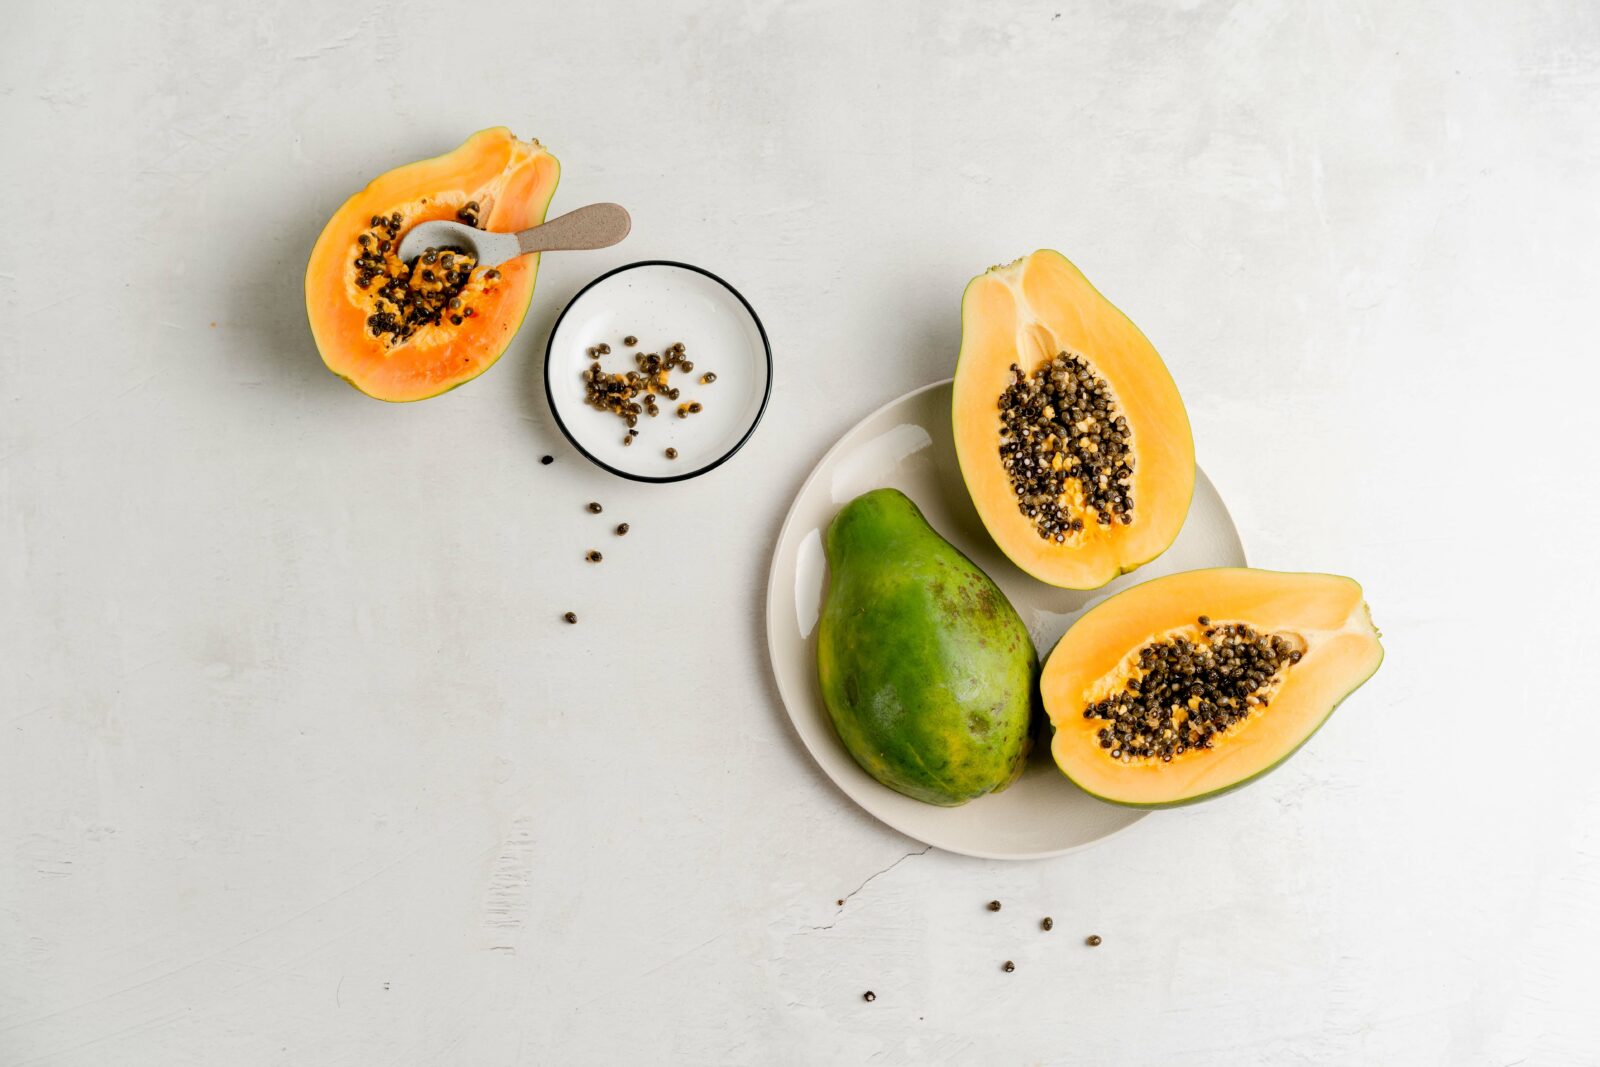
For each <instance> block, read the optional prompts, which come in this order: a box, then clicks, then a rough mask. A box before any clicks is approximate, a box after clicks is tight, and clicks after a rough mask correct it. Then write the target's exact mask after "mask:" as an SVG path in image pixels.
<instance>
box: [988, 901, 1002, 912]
mask: <svg viewBox="0 0 1600 1067" xmlns="http://www.w3.org/2000/svg"><path fill="white" fill-rule="evenodd" d="M989 910H990V911H999V910H1000V902H999V901H998V900H991V901H989Z"/></svg>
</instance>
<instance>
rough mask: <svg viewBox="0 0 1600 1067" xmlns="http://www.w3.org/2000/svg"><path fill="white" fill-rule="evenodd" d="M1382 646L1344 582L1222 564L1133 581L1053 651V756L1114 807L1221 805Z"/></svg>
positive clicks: (1319, 719) (1344, 691)
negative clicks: (1213, 801) (1218, 799)
mask: <svg viewBox="0 0 1600 1067" xmlns="http://www.w3.org/2000/svg"><path fill="white" fill-rule="evenodd" d="M1378 636H1379V635H1378V631H1377V629H1376V628H1375V627H1374V626H1373V625H1372V616H1371V613H1370V612H1369V611H1368V610H1367V605H1366V601H1365V600H1363V599H1362V593H1361V586H1359V585H1357V584H1356V583H1355V582H1354V581H1352V580H1351V579H1349V578H1341V577H1339V576H1338V575H1333V574H1289V573H1279V572H1276V571H1263V570H1252V569H1249V568H1242V567H1241V568H1217V569H1213V570H1199V571H1188V572H1185V573H1182V574H1172V575H1168V576H1166V577H1164V578H1156V579H1154V580H1153V581H1149V582H1145V583H1144V584H1142V585H1136V586H1134V587H1133V588H1132V589H1128V590H1126V591H1124V592H1121V593H1118V594H1117V595H1116V596H1113V597H1109V598H1108V599H1106V600H1105V601H1103V602H1101V603H1100V604H1098V605H1097V606H1096V607H1095V608H1094V609H1093V610H1091V611H1089V612H1088V613H1087V614H1085V615H1084V616H1083V617H1082V618H1081V619H1079V620H1078V621H1077V622H1076V623H1075V624H1074V625H1073V627H1072V628H1071V629H1070V630H1068V631H1067V634H1066V636H1065V637H1063V638H1062V639H1061V641H1060V643H1059V644H1057V645H1056V647H1055V650H1054V651H1053V652H1051V653H1050V658H1049V660H1048V661H1047V662H1046V663H1045V667H1044V672H1043V674H1042V675H1041V677H1040V682H1039V688H1040V693H1041V696H1042V697H1043V700H1044V707H1045V712H1046V713H1047V714H1048V715H1049V717H1050V724H1051V727H1052V728H1053V730H1054V736H1053V737H1052V739H1051V743H1050V751H1051V754H1052V755H1053V756H1054V757H1055V761H1056V765H1057V766H1058V767H1060V768H1061V771H1062V773H1064V774H1065V775H1066V776H1067V777H1068V778H1070V779H1072V781H1074V782H1075V783H1077V784H1078V786H1080V787H1081V788H1082V789H1083V790H1084V791H1085V792H1088V793H1090V794H1092V795H1094V796H1097V797H1099V798H1100V799H1101V800H1108V801H1110V802H1112V803H1114V804H1123V805H1127V806H1130V807H1138V808H1164V807H1174V806H1177V805H1180V804H1192V803H1194V802H1195V801H1198V800H1205V799H1208V798H1211V797H1215V796H1220V795H1221V794H1223V793H1226V792H1228V791H1230V790H1233V789H1237V788H1238V787H1239V786H1241V785H1244V784H1245V783H1247V782H1250V781H1253V780H1255V779H1256V778H1259V777H1261V776H1262V775H1263V774H1266V773H1267V772H1268V771H1270V770H1272V769H1273V768H1274V767H1277V766H1279V765H1280V764H1282V763H1283V761H1284V760H1286V759H1288V758H1289V757H1290V756H1291V755H1293V754H1294V752H1295V751H1296V750H1297V749H1299V747H1300V746H1301V745H1303V744H1305V743H1306V741H1307V740H1308V739H1309V738H1310V737H1311V735H1312V734H1314V733H1316V731H1317V729H1318V728H1319V727H1320V726H1321V725H1322V724H1323V723H1324V722H1326V721H1327V719H1328V716H1329V715H1331V714H1333V710H1334V709H1335V708H1336V707H1338V706H1339V703H1340V701H1342V700H1344V698H1345V697H1347V696H1349V695H1350V694H1351V693H1353V692H1354V691H1355V690H1356V689H1358V688H1359V687H1360V686H1361V684H1362V683H1363V682H1365V681H1366V680H1367V679H1368V678H1370V677H1372V675H1373V673H1374V672H1375V671H1376V670H1377V669H1378V665H1379V664H1380V663H1382V662H1383V646H1381V645H1380V644H1379V643H1378Z"/></svg>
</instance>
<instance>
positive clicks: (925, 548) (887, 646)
mask: <svg viewBox="0 0 1600 1067" xmlns="http://www.w3.org/2000/svg"><path fill="white" fill-rule="evenodd" d="M824 548H825V550H826V552H827V557H828V569H829V580H828V597H827V602H826V604H825V605H824V606H823V610H822V618H821V621H820V624H819V627H818V635H817V674H818V678H819V680H820V682H821V686H822V698H823V701H824V703H825V704H826V705H827V708H828V715H829V717H830V718H831V719H832V720H833V726H834V729H835V730H837V731H838V733H839V738H840V739H841V740H842V741H843V742H844V745H845V748H847V749H848V750H849V751H850V754H851V755H852V756H854V757H855V760H856V762H857V763H859V764H860V765H861V766H862V767H863V768H864V769H865V770H866V771H867V773H868V774H870V775H872V776H873V777H874V778H876V779H877V780H878V781H880V782H882V783H883V784H884V785H886V786H888V787H889V788H891V789H894V790H897V791H899V792H901V793H904V794H905V795H906V796H909V797H914V798H916V799H917V800H921V801H925V802H927V803H929V804H942V805H946V806H951V805H956V804H964V803H966V802H967V801H969V800H971V799H972V798H973V797H978V796H982V795H983V794H985V793H993V792H998V791H1000V790H1002V789H1004V788H1005V787H1006V786H1008V785H1010V784H1011V783H1012V782H1014V781H1015V780H1016V778H1017V775H1019V774H1021V773H1022V766H1023V763H1024V761H1025V760H1026V759H1027V754H1028V745H1029V724H1030V720H1031V718H1032V716H1033V714H1034V711H1035V708H1036V706H1037V696H1036V694H1037V692H1038V688H1037V685H1036V684H1035V683H1036V680H1037V677H1038V672H1039V658H1038V654H1037V653H1036V652H1035V651H1034V647H1033V641H1032V639H1031V638H1030V637H1029V636H1028V631H1027V628H1026V627H1024V626H1023V624H1022V619H1021V618H1019V617H1018V616H1017V612H1016V609H1014V608H1013V607H1012V606H1011V602H1010V601H1008V600H1007V599H1006V597H1005V594H1004V593H1002V592H1001V591H1000V587H999V586H997V585H995V584H994V582H993V581H991V580H990V579H989V576H988V575H987V574H984V573H983V571H981V570H979V569H978V568H977V566H975V565H974V564H973V563H972V561H971V560H969V559H967V557H966V556H964V555H962V554H961V553H960V552H959V551H958V550H957V549H956V548H955V546H954V545H952V544H950V542H948V541H946V540H945V539H944V538H942V537H940V536H939V535H938V533H936V532H935V531H934V529H933V527H931V526H929V525H928V522H927V520H926V519H924V518H923V517H922V512H921V511H919V510H918V509H917V506H916V505H915V504H913V503H912V502H911V501H910V500H909V499H908V498H907V497H906V496H905V494H903V493H901V492H899V491H898V490H894V489H875V490H873V491H872V492H870V493H865V494H863V495H862V496H859V497H857V498H856V499H855V500H852V501H851V502H850V503H849V504H846V505H845V506H844V508H843V509H842V510H840V512H839V514H838V515H837V516H835V518H834V520H833V522H832V524H831V525H829V527H828V532H827V536H826V538H825V542H824Z"/></svg>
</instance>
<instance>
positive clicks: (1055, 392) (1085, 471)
mask: <svg viewBox="0 0 1600 1067" xmlns="http://www.w3.org/2000/svg"><path fill="white" fill-rule="evenodd" d="M1011 376H1012V380H1011V384H1009V385H1008V386H1006V388H1005V391H1004V392H1002V393H1001V394H1000V402H999V406H1000V463H1001V465H1002V466H1004V467H1005V470H1006V475H1007V477H1008V478H1009V479H1010V481H1011V489H1012V491H1013V492H1014V493H1015V494H1016V497H1017V508H1018V510H1020V511H1021V512H1022V514H1023V515H1025V516H1027V518H1028V520H1029V521H1030V522H1032V523H1033V528H1034V530H1035V531H1037V533H1038V534H1039V536H1040V537H1041V538H1043V539H1045V540H1047V541H1054V542H1055V543H1057V544H1064V543H1066V542H1068V541H1077V540H1079V539H1080V538H1081V536H1082V535H1083V531H1084V529H1085V527H1087V526H1089V525H1090V524H1093V525H1094V526H1097V527H1102V526H1103V527H1109V526H1111V524H1112V523H1113V522H1117V523H1120V524H1122V525H1124V526H1127V525H1130V524H1131V523H1132V522H1133V519H1134V509H1133V493H1132V491H1131V488H1130V487H1131V485H1132V482H1133V465H1134V458H1133V444H1132V437H1131V435H1130V433H1129V430H1128V420H1127V418H1126V416H1124V415H1123V414H1122V410H1121V408H1120V407H1119V406H1118V404H1117V400H1116V396H1115V395H1114V394H1113V393H1112V391H1111V386H1110V384H1109V383H1108V382H1107V381H1106V380H1105V379H1104V378H1103V377H1101V376H1100V375H1099V374H1098V373H1097V372H1096V371H1095V369H1094V367H1093V366H1092V365H1091V364H1090V363H1089V361H1088V360H1086V359H1084V358H1083V357H1082V356H1079V355H1077V354H1075V353H1071V352H1061V353H1059V354H1058V355H1056V356H1055V357H1054V358H1053V359H1050V360H1048V361H1047V362H1045V363H1044V364H1042V365H1041V366H1040V367H1039V368H1038V369H1037V370H1036V371H1034V373H1033V375H1032V376H1031V377H1030V376H1029V375H1027V374H1026V373H1025V372H1024V371H1023V370H1022V368H1021V367H1020V366H1018V365H1017V364H1015V363H1013V364H1012V365H1011Z"/></svg>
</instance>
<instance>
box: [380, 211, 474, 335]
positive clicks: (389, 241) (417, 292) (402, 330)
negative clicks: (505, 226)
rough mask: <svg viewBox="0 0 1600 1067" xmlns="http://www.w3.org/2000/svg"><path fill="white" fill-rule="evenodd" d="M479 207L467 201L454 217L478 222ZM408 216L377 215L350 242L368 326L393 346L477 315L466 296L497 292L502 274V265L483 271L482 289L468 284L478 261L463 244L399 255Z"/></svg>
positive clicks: (457, 324) (472, 223)
mask: <svg viewBox="0 0 1600 1067" xmlns="http://www.w3.org/2000/svg"><path fill="white" fill-rule="evenodd" d="M477 212H478V208H477V201H469V202H468V203H467V205H466V206H465V207H463V208H462V209H461V211H459V212H457V214H456V217H457V218H459V219H461V221H463V222H468V223H470V224H471V225H474V226H476V225H477ZM405 221H406V220H405V216H404V215H403V214H402V213H401V212H399V211H395V212H392V213H391V214H388V215H373V216H372V218H371V220H370V225H369V226H368V228H367V230H366V231H364V232H362V233H359V234H357V235H356V239H355V244H354V245H353V246H352V250H353V252H354V258H353V260H352V262H353V265H354V269H355V284H356V288H357V289H359V290H360V291H361V296H360V300H361V302H362V306H363V308H364V309H365V311H366V313H367V318H366V323H367V329H368V331H369V332H370V333H371V334H372V336H374V337H376V338H379V339H380V340H382V341H384V342H385V344H387V345H389V346H390V347H393V346H394V345H398V344H402V343H404V342H405V341H407V340H409V339H411V338H412V337H413V336H415V335H416V333H417V332H418V331H419V330H422V329H424V328H426V327H430V326H433V327H439V326H443V327H449V326H460V325H461V324H462V323H463V322H465V321H466V320H467V319H470V318H473V317H475V316H476V315H477V314H478V308H477V307H475V306H473V304H471V303H469V302H466V300H464V299H463V298H464V297H473V296H482V295H483V294H486V293H491V292H493V291H494V290H495V289H496V285H495V283H497V282H498V281H499V279H500V272H499V271H498V270H489V271H486V272H484V273H483V275H482V278H483V285H482V286H481V289H480V290H478V291H476V292H475V291H474V290H472V289H469V284H470V282H471V280H472V277H473V271H474V270H475V269H476V267H477V261H476V259H474V258H473V256H471V255H470V254H468V253H466V252H464V251H463V250H461V249H459V248H429V249H425V250H424V251H423V253H422V254H421V255H420V256H418V257H417V258H416V259H414V260H412V261H410V262H409V263H408V262H406V261H404V260H402V259H400V257H399V255H398V254H397V253H398V250H399V247H400V241H399V237H400V233H401V230H402V228H403V227H404V225H405Z"/></svg>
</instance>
